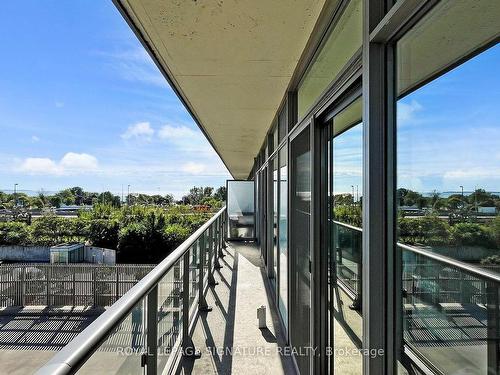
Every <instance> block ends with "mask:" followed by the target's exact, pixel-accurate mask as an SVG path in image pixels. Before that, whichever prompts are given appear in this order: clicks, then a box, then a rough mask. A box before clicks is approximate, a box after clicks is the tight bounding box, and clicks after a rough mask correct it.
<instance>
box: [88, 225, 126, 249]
mask: <svg viewBox="0 0 500 375" xmlns="http://www.w3.org/2000/svg"><path fill="white" fill-rule="evenodd" d="M119 230H120V225H119V223H118V222H117V221H116V220H112V219H94V220H91V221H90V224H89V229H88V240H89V241H90V242H91V243H92V245H94V246H99V247H105V248H107V249H116V248H117V247H118V234H119Z"/></svg>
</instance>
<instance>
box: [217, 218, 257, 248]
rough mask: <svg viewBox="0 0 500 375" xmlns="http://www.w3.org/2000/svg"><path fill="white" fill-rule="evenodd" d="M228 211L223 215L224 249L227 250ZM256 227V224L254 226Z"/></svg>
mask: <svg viewBox="0 0 500 375" xmlns="http://www.w3.org/2000/svg"><path fill="white" fill-rule="evenodd" d="M226 213H227V211H224V212H223V213H222V215H221V216H222V247H223V248H224V249H225V248H226V247H227V245H226V237H227V225H226V224H227V217H226ZM254 225H255V224H254Z"/></svg>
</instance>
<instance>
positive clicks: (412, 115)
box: [397, 44, 500, 193]
mask: <svg viewBox="0 0 500 375" xmlns="http://www.w3.org/2000/svg"><path fill="white" fill-rule="evenodd" d="M499 67H500V45H498V44H497V45H496V46H494V47H492V48H490V49H489V50H486V51H485V52H482V53H481V54H479V55H477V56H476V57H474V58H472V59H471V60H468V61H467V62H465V63H464V64H462V65H460V66H458V67H457V68H455V69H453V70H451V71H450V72H448V73H446V74H444V75H442V76H440V77H439V78H437V79H435V80H434V81H432V82H430V83H428V84H427V85H425V86H423V87H421V88H419V89H417V90H416V91H414V92H413V93H411V94H409V95H407V96H406V97H404V98H403V99H401V100H399V102H398V104H397V122H398V125H397V149H398V151H397V165H398V166H397V173H398V187H405V188H410V189H412V190H414V191H419V192H424V193H428V192H432V191H434V190H435V191H437V192H446V191H455V192H459V191H461V188H460V186H463V187H464V191H468V192H471V191H474V190H475V189H476V188H482V189H485V190H487V191H490V192H500V74H499Z"/></svg>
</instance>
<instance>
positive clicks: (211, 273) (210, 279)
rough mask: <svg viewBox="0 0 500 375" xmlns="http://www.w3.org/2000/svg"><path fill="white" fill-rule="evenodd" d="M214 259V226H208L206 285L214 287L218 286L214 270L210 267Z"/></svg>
mask: <svg viewBox="0 0 500 375" xmlns="http://www.w3.org/2000/svg"><path fill="white" fill-rule="evenodd" d="M213 258H214V226H213V225H210V227H209V228H208V285H209V286H216V285H217V284H218V282H217V281H215V278H214V270H213V267H212V260H213Z"/></svg>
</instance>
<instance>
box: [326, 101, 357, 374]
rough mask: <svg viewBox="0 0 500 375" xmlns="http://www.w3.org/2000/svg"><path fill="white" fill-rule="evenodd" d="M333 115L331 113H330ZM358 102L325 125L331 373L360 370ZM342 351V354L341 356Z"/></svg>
mask: <svg viewBox="0 0 500 375" xmlns="http://www.w3.org/2000/svg"><path fill="white" fill-rule="evenodd" d="M334 113H335V112H334ZM361 114H362V102H361V98H358V99H356V100H355V101H353V102H352V103H351V104H349V105H348V106H347V107H345V108H344V109H342V110H340V111H338V112H337V113H336V114H335V115H334V116H333V117H332V119H331V120H329V121H328V122H327V125H328V127H329V134H330V137H329V142H328V148H329V149H328V154H329V166H328V180H329V200H328V201H329V202H330V207H329V225H330V228H329V230H330V249H329V255H330V262H329V263H330V270H329V273H330V278H329V279H330V291H329V298H330V305H329V313H330V316H329V318H330V319H329V322H330V330H329V331H330V347H331V348H332V349H333V353H334V355H333V356H332V357H331V358H330V366H331V368H332V370H333V371H331V372H332V373H334V374H361V373H362V357H361V356H360V355H358V354H357V350H358V349H360V348H361V345H362V316H361V307H362V306H361V293H362V290H361V274H362V256H361V251H362V248H361V246H362V238H363V233H362V196H361V192H362V179H363V124H362V122H361ZM341 353H344V354H341Z"/></svg>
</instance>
